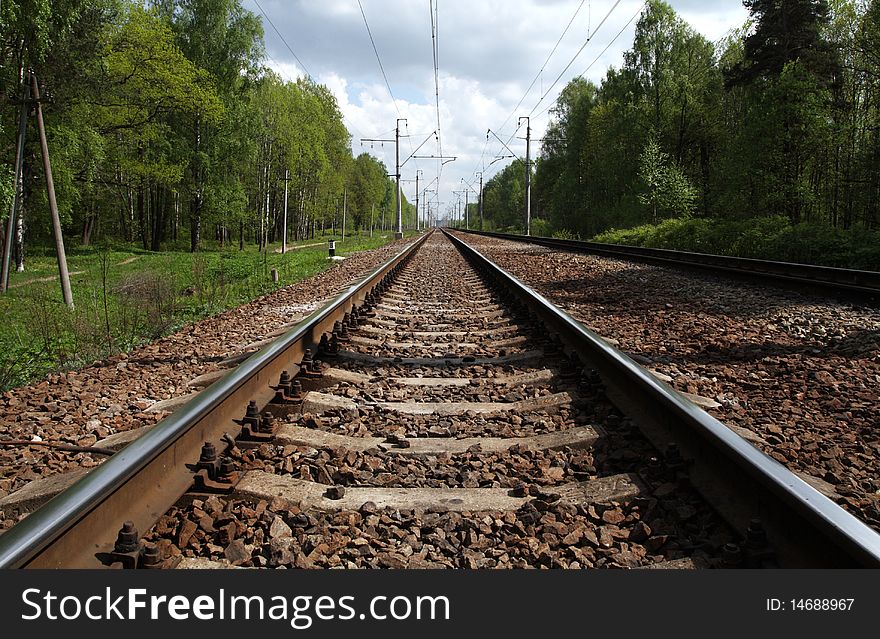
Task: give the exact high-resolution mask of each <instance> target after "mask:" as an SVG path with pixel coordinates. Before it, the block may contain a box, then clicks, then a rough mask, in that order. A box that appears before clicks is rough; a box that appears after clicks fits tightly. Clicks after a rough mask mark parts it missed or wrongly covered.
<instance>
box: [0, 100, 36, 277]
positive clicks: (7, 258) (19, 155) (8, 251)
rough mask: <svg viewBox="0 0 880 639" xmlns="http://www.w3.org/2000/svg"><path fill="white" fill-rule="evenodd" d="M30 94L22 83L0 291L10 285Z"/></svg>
mask: <svg viewBox="0 0 880 639" xmlns="http://www.w3.org/2000/svg"><path fill="white" fill-rule="evenodd" d="M28 96H29V89H28V86H27V85H26V84H24V83H22V87H21V113H20V114H19V120H18V145H17V146H16V149H15V175H14V179H13V196H12V208H11V209H10V210H9V221H8V223H7V225H6V237H5V238H4V244H3V271H2V275H0V291H5V290H6V289H7V288H8V287H9V271H10V269H9V266H10V263H11V262H12V234H13V232H14V231H15V217H16V215H17V214H18V205H19V204H20V200H21V196H22V193H21V189H19V185H20V184H21V181H22V176H21V165H22V162H23V158H24V142H25V136H26V135H27V116H28ZM22 186H23V185H22Z"/></svg>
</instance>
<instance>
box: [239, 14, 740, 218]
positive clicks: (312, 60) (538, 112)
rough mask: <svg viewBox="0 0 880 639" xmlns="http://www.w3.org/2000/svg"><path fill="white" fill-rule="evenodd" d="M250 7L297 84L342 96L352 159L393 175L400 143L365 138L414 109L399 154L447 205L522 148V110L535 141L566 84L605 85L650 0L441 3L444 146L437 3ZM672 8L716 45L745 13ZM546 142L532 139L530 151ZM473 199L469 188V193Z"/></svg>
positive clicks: (279, 67) (282, 68)
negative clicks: (370, 158) (580, 79)
mask: <svg viewBox="0 0 880 639" xmlns="http://www.w3.org/2000/svg"><path fill="white" fill-rule="evenodd" d="M242 3H243V5H244V6H245V7H246V8H247V9H249V10H251V11H253V12H254V13H255V14H257V15H258V16H261V17H263V16H264V15H265V16H267V17H268V19H269V20H271V22H272V24H274V28H273V26H272V24H270V23H269V21H268V20H267V19H266V17H263V23H264V28H265V40H266V49H267V53H268V55H269V60H268V63H269V66H271V67H273V68H274V69H275V70H276V71H278V72H279V73H280V74H281V75H282V77H284V78H285V79H288V80H289V79H293V78H295V77H297V76H299V75H303V74H304V73H308V74H309V75H311V76H312V77H313V78H314V79H316V80H317V81H318V82H320V83H321V84H325V85H327V86H328V87H329V88H330V89H331V90H332V91H333V93H334V94H335V95H336V98H337V100H338V101H339V106H340V108H341V109H342V113H343V115H344V116H345V123H346V126H347V127H348V130H349V131H350V132H351V135H352V149H353V151H354V152H355V154H358V153H360V152H361V151H366V152H369V153H371V154H373V155H375V156H376V157H377V158H379V159H380V160H382V161H383V162H385V165H386V166H387V167H388V170H389V172H390V173H393V172H394V144H393V143H391V144H389V143H385V144H384V146H383V145H381V144H379V143H370V142H364V143H361V139H362V138H393V137H394V127H395V123H396V120H397V118H406V122H401V134H408V135H409V137H408V138H404V139H402V140H401V146H400V156H401V158H400V159H401V162H404V160H406V162H405V164H404V165H403V167H402V169H401V175H402V179H403V180H414V179H415V173H416V170H421V171H422V173H421V175H420V184H419V190H420V191H422V190H424V189H426V188H427V189H430V190H432V191H434V193H431V192H429V193H428V194H427V198H428V200H429V201H430V202H432V204H433V206H434V210H435V211H436V210H437V209H438V207H439V210H440V211H441V212H445V211H447V210H448V209H449V207H450V206H453V205H455V204H456V202H457V201H458V198H459V197H461V198H462V200H463V198H464V195H461V196H459V195H456V194H454V193H453V192H454V191H461V190H465V189H466V188H467V187H466V186H464V185H463V184H462V179H464V180H466V181H467V182H470V183H472V186H473V188H475V189H476V188H478V182H477V181H476V173H477V172H478V171H483V173H484V176H485V179H488V178H490V177H491V176H492V175H494V174H495V173H497V172H498V171H499V170H500V169H501V168H503V167H504V166H505V165H506V164H507V163H509V162H510V161H511V159H510V158H502V159H499V160H497V161H494V163H493V160H495V159H496V158H498V157H500V156H505V155H511V152H512V153H515V154H516V155H518V156H520V157H524V156H525V140H523V139H519V138H520V137H525V126H523V127H522V128H520V129H519V130H517V121H518V118H519V117H520V116H530V122H531V127H532V131H531V133H532V138H533V139H534V140H539V139H540V138H541V137H542V135H543V132H544V131H545V129H546V127H547V123H548V118H549V117H550V114H549V113H548V112H547V109H548V108H549V107H551V106H552V105H553V103H554V102H555V100H556V97H557V95H558V94H559V91H560V90H561V89H562V88H563V87H564V86H565V85H566V83H567V82H568V81H569V80H571V79H572V78H574V77H575V76H578V75H581V74H583V75H584V76H585V77H586V78H588V79H590V80H593V81H594V82H596V83H597V84H598V83H599V82H600V81H601V79H602V77H603V76H604V75H605V71H606V70H607V68H608V67H609V66H612V65H614V66H620V64H621V62H622V60H623V52H624V51H625V50H627V49H629V48H630V47H631V45H632V40H633V32H634V29H635V23H636V21H637V20H638V18H637V14H638V12H639V11H640V9H641V7H642V6H643V1H642V0H583V1H582V0H434V2H433V6H434V8H435V9H436V14H435V15H436V21H435V24H434V30H433V32H434V35H435V36H436V44H437V52H438V57H437V60H438V67H439V73H438V76H437V80H438V82H437V86H438V88H439V120H440V140H439V145H438V141H437V140H435V139H434V138H433V136H432V135H431V134H432V132H433V131H435V130H436V129H437V118H438V109H437V99H436V95H435V74H434V59H435V57H434V47H433V41H432V14H431V10H430V6H431V0H360V6H359V4H358V0H242ZM670 4H671V5H672V6H673V8H674V9H675V10H676V11H677V12H678V14H679V15H680V16H681V17H683V18H684V19H685V20H686V21H687V22H688V23H689V24H690V25H691V26H692V27H694V28H695V29H696V30H697V31H699V32H700V33H702V34H703V35H705V36H706V37H707V38H709V39H710V40H713V41H717V40H719V39H720V38H722V37H723V36H724V35H726V34H727V32H728V31H729V30H730V29H732V28H735V27H738V26H739V25H741V24H742V23H743V21H744V20H745V19H746V17H747V12H746V10H745V9H744V8H743V6H742V4H741V2H740V0H670ZM361 7H362V8H363V14H365V15H366V21H367V24H368V25H369V30H370V32H371V33H372V37H373V42H374V43H375V48H376V49H377V50H378V54H379V60H381V65H382V67H381V68H380V64H379V61H378V60H377V56H376V53H375V52H374V50H373V44H372V43H371V41H370V36H369V34H368V31H367V26H366V25H365V22H364V15H362V13H361ZM573 16H574V19H573V20H572V18H573ZM634 17H635V19H633V18H634ZM569 23H571V24H570V27H569V28H568V31H567V32H566V33H565V36H564V37H563V38H562V39H561V40H560V36H561V35H562V34H563V31H565V29H566V26H567V25H569ZM628 23H629V24H628ZM627 24H628V26H627ZM276 29H277V31H276ZM621 30H622V31H621ZM279 33H280V35H279ZM618 34H619V35H618ZM615 37H616V40H615ZM612 40H614V41H613V43H612ZM557 42H558V47H556V50H555V51H553V49H554V46H556V44H557ZM585 43H586V44H585ZM609 44H610V46H609ZM581 47H583V49H582V50H581V51H580V54H578V51H579V50H580V49H581ZM606 47H607V50H606ZM603 50H604V53H602V52H603ZM551 51H553V55H552V56H550V53H551ZM600 54H601V55H600ZM548 56H550V57H549V59H548ZM545 61H546V65H545ZM566 66H568V68H567V70H566ZM383 69H384V76H383ZM560 74H561V76H560ZM386 78H387V84H386ZM557 78H559V80H558V82H557V81H556V80H557ZM533 81H534V83H533ZM554 82H555V84H554ZM530 85H531V88H529V87H530ZM389 87H390V90H389ZM392 94H393V96H394V99H393V100H392V97H391V96H392ZM542 98H543V99H542ZM487 129H492V131H493V132H495V133H496V134H497V135H498V137H500V138H501V140H502V141H503V142H505V143H507V144H508V146H509V147H510V149H509V150H508V149H506V148H504V146H503V145H502V143H501V142H499V141H498V140H497V139H496V138H495V137H494V136H490V137H489V140H488V142H487ZM426 139H427V142H426V143H425V144H424V145H423V146H421V148H418V147H419V145H421V144H422V143H423V142H425V140H426ZM539 144H540V142H538V141H535V142H533V144H532V156H533V157H534V156H535V155H536V154H537V152H538V150H539ZM440 146H442V154H443V156H446V157H455V158H456V159H455V161H452V162H447V163H445V164H443V165H442V167H441V166H440V162H439V161H438V160H431V159H419V158H413V159H409V160H407V158H409V156H411V155H413V154H414V152H415V155H418V156H431V155H433V156H438V155H440V148H439V147H440ZM438 173H440V179H439V188H438V181H437V177H438ZM402 188H403V190H404V192H405V193H406V196H407V198H408V199H409V200H410V201H413V200H414V199H415V183H414V182H404V183H403V184H402ZM474 198H475V196H474V194H473V193H471V195H470V201H472V202H473V201H474Z"/></svg>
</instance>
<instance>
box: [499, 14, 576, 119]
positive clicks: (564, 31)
mask: <svg viewBox="0 0 880 639" xmlns="http://www.w3.org/2000/svg"><path fill="white" fill-rule="evenodd" d="M586 1H587V0H581V3H580V4H579V5H578V7H577V9H575V11H574V14H573V15H572V16H571V20H569V21H568V24H567V25H566V27H565V29H564V30H563V32H562V35H560V36H559V39H558V40H557V41H556V44H554V45H553V49H552V50H551V51H550V54H549V55H548V56H547V59H546V60H544V64H542V65H541V68H540V69H538V72H537V73H536V74H535V77H534V78H533V79H532V83H531V84H530V85H529V88H528V89H526V92H525V93H523V96H522V97H521V98H520V99H519V102H517V104H516V106H515V107H513V111H511V112H510V115H508V116H507V118H506V119H505V120H504V122H502V123H501V126H500V127H498V128H499V130H500V129H503V128H504V125H506V124H507V122H508V120H510V118H511V117H513V114H514V113H516V110H517V109H518V108H519V107H520V106H522V103H523V101H524V100H525V99H526V97H527V96H528V95H529V91H531V90H532V87H533V86H535V82H537V81H538V78H539V77H541V74H542V73H543V72H544V69H545V68H546V67H547V63H548V62H550V58H552V57H553V54H554V53H556V49H557V48H558V47H559V43H560V42H562V38H564V37H565V34H566V33H568V30H569V29H570V28H571V25H572V23H574V20H575V18H577V16H578V13H580V11H581V9H582V8H583V6H584V3H585V2H586ZM587 33H589V27H588V28H587Z"/></svg>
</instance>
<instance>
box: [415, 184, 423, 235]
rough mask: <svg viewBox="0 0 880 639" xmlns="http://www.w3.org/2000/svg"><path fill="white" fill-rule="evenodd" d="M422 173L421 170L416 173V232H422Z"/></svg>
mask: <svg viewBox="0 0 880 639" xmlns="http://www.w3.org/2000/svg"><path fill="white" fill-rule="evenodd" d="M421 172H422V170H421V169H419V170H418V171H416V231H420V230H421V229H420V228H419V173H421Z"/></svg>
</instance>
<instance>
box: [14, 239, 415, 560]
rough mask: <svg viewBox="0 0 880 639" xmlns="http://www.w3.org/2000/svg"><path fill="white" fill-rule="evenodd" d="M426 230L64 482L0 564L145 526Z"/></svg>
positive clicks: (88, 546) (107, 544) (81, 551)
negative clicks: (207, 453)
mask: <svg viewBox="0 0 880 639" xmlns="http://www.w3.org/2000/svg"><path fill="white" fill-rule="evenodd" d="M427 237H428V234H426V235H424V236H423V237H422V238H420V239H419V240H417V241H416V242H414V243H413V244H411V245H410V246H408V247H407V248H405V249H404V250H402V251H401V252H400V253H398V254H397V255H396V256H394V257H392V258H391V259H389V260H387V261H386V262H385V263H384V264H382V265H381V266H379V267H378V268H377V269H376V270H374V271H373V272H372V273H370V274H369V275H367V276H366V277H365V278H363V279H362V280H360V281H359V282H356V283H354V284H352V285H351V286H350V287H349V288H348V289H347V290H346V291H344V292H342V293H341V294H340V295H338V296H337V297H336V298H335V299H334V300H333V301H332V302H330V303H329V304H327V305H326V306H324V307H323V308H321V309H319V310H317V311H315V312H314V313H312V314H311V315H310V316H309V317H308V318H306V319H305V320H303V321H302V322H301V323H300V324H298V325H297V326H295V327H294V328H293V329H291V330H290V331H289V332H288V333H286V334H284V335H282V336H281V337H279V338H278V339H277V340H275V341H274V342H272V343H271V344H269V345H268V346H266V347H265V348H264V349H262V350H261V351H259V352H258V353H256V354H254V355H253V356H251V357H250V358H249V359H247V360H245V361H244V362H243V363H242V364H240V365H239V366H238V367H237V368H235V369H233V370H232V371H231V372H230V373H229V374H228V375H226V376H225V377H223V378H222V379H220V380H218V381H217V382H215V383H214V384H212V385H211V386H209V387H208V388H207V389H205V390H204V391H203V392H202V393H200V394H199V395H198V396H197V397H195V398H194V399H193V400H191V401H190V402H189V403H187V404H185V405H184V406H182V407H181V408H179V409H178V410H177V411H175V412H174V413H173V414H172V415H170V416H169V417H168V418H166V419H165V420H163V421H162V422H161V423H160V424H158V425H157V426H156V427H154V428H153V429H152V430H150V431H149V432H148V433H146V434H145V435H143V436H142V437H140V438H139V439H137V440H136V441H134V442H132V443H131V444H129V445H128V446H126V447H125V448H123V449H122V450H120V451H119V452H118V453H116V454H115V455H114V456H113V457H111V458H110V459H108V460H107V461H106V462H104V463H103V464H102V465H101V466H99V467H98V468H96V469H95V470H93V471H92V472H90V473H89V474H88V475H86V476H85V477H84V478H83V479H81V480H79V481H78V482H77V483H76V484H74V485H73V486H71V487H70V488H69V489H68V490H66V491H64V492H63V493H61V494H59V495H57V496H56V497H54V498H53V499H51V500H50V501H49V502H47V503H46V504H45V505H43V507H41V508H40V509H38V510H37V511H35V512H33V513H32V514H31V515H29V516H28V517H27V518H26V519H24V520H23V521H21V522H19V523H18V524H17V525H15V526H13V527H12V528H11V529H9V530H8V531H7V532H6V533H4V534H3V535H0V568H22V567H27V568H100V567H101V566H102V564H101V563H100V562H99V560H98V559H97V558H96V555H97V554H99V553H111V552H113V551H114V546H115V545H116V544H115V542H116V538H117V532H118V531H119V530H120V527H121V526H122V524H123V523H124V522H126V521H130V522H133V524H134V527H135V528H136V529H137V530H139V531H142V532H145V531H147V530H149V529H150V528H151V527H152V526H153V524H154V523H155V522H156V521H157V520H158V519H159V517H161V516H162V515H163V514H164V513H165V512H166V511H167V510H168V509H169V508H170V507H171V506H172V505H174V503H175V502H176V501H177V500H178V499H179V498H180V496H181V495H183V494H184V493H185V492H186V491H187V490H188V489H189V488H190V486H191V485H192V483H193V472H192V471H191V470H190V469H188V468H187V467H186V466H185V464H187V463H189V464H192V463H195V462H197V461H198V460H199V457H200V453H201V450H202V447H203V445H204V444H205V443H206V442H207V443H211V444H213V445H214V446H215V447H216V448H222V445H223V441H224V437H225V436H226V435H227V434H228V432H229V431H232V432H237V431H238V430H239V429H240V426H238V425H237V423H236V421H235V420H236V419H238V418H240V417H241V416H242V415H244V414H245V412H246V409H247V406H248V404H249V403H250V402H251V401H255V402H256V404H257V405H258V406H265V405H266V404H268V403H269V402H270V400H272V399H273V397H274V396H275V393H276V391H275V390H274V389H273V388H272V386H271V385H272V384H276V383H277V380H278V379H279V377H280V375H281V373H282V371H285V370H287V371H296V370H298V363H300V362H302V360H303V356H304V354H305V352H306V349H314V348H315V347H316V346H317V345H318V344H319V343H320V338H321V336H322V335H324V334H325V333H328V332H330V331H332V329H333V326H334V324H335V323H336V322H337V321H339V320H341V319H342V318H343V317H344V316H345V314H346V313H348V312H350V311H351V310H352V308H353V307H354V306H356V305H359V304H361V303H363V301H364V299H365V298H366V297H367V295H368V294H369V292H370V291H372V290H373V289H374V288H375V287H376V286H378V285H379V284H380V283H382V282H383V281H387V278H390V277H391V275H393V273H394V272H396V271H397V270H399V269H400V268H401V266H402V265H403V263H404V261H405V260H406V259H407V258H409V256H411V255H412V254H413V253H414V252H415V251H416V250H417V249H418V248H419V247H420V246H421V245H422V243H423V242H424V241H425V240H426V239H427Z"/></svg>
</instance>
